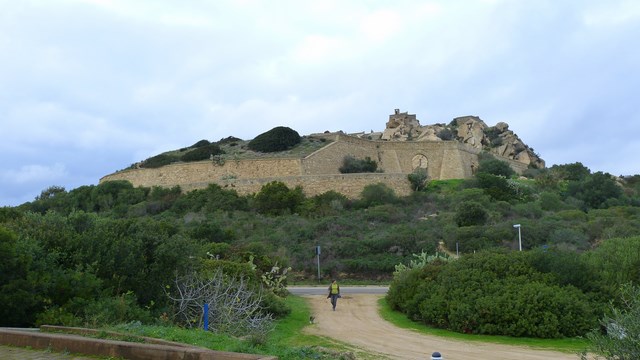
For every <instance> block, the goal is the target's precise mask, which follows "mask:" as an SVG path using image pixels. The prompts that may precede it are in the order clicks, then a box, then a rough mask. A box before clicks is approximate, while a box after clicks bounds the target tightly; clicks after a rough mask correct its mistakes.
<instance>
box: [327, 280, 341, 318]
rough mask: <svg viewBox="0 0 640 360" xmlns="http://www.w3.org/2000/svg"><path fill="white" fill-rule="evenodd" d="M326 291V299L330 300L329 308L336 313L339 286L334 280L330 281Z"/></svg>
mask: <svg viewBox="0 0 640 360" xmlns="http://www.w3.org/2000/svg"><path fill="white" fill-rule="evenodd" d="M328 290H329V295H327V299H329V298H331V306H333V311H336V305H337V304H338V298H339V297H340V285H338V283H337V282H336V280H335V279H333V280H331V285H329V289H328Z"/></svg>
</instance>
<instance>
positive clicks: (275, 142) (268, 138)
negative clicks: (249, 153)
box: [247, 126, 301, 153]
mask: <svg viewBox="0 0 640 360" xmlns="http://www.w3.org/2000/svg"><path fill="white" fill-rule="evenodd" d="M300 141H301V138H300V134H298V132H297V131H295V130H293V129H291V128H288V127H284V126H278V127H275V128H273V129H271V130H269V131H267V132H265V133H262V134H260V135H258V136H256V138H255V139H253V140H251V141H249V143H248V144H247V147H249V149H251V150H253V151H259V152H265V153H269V152H276V151H284V150H288V149H290V148H292V147H294V146H296V145H297V144H299V143H300Z"/></svg>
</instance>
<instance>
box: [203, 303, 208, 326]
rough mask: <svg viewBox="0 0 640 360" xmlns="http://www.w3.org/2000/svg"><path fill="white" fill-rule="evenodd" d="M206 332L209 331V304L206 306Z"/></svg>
mask: <svg viewBox="0 0 640 360" xmlns="http://www.w3.org/2000/svg"><path fill="white" fill-rule="evenodd" d="M204 331H209V304H204Z"/></svg>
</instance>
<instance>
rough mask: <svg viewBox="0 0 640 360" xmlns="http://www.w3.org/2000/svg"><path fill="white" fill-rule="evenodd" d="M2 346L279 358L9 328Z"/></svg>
mask: <svg viewBox="0 0 640 360" xmlns="http://www.w3.org/2000/svg"><path fill="white" fill-rule="evenodd" d="M85 330H89V329H85ZM0 345H11V346H19V347H30V348H32V349H49V350H53V351H58V352H70V353H74V354H86V355H95V356H105V357H118V358H124V359H129V360H155V359H164V360H277V357H274V356H265V355H253V354H240V353H232V352H225V351H213V350H208V349H203V348H198V347H193V346H189V345H182V344H175V343H174V344H173V345H164V344H147V343H136V342H125V341H116V340H104V339H95V338H88V337H83V336H79V335H70V334H59V333H44V332H34V331H24V330H18V329H6V328H0Z"/></svg>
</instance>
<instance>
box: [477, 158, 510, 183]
mask: <svg viewBox="0 0 640 360" xmlns="http://www.w3.org/2000/svg"><path fill="white" fill-rule="evenodd" d="M478 173H486V174H491V175H495V176H503V177H505V178H510V177H512V176H513V175H515V174H516V172H515V171H514V170H513V169H512V168H511V166H510V165H509V163H507V162H505V161H502V160H498V159H495V158H489V159H483V160H480V164H479V165H478Z"/></svg>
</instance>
